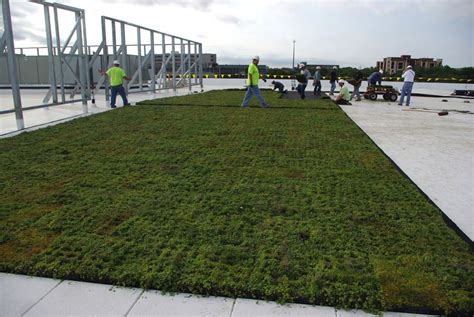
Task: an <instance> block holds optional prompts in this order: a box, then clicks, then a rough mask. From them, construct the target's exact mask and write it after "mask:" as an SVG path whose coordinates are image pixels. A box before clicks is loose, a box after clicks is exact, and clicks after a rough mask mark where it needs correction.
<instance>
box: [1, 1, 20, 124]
mask: <svg viewBox="0 0 474 317" xmlns="http://www.w3.org/2000/svg"><path fill="white" fill-rule="evenodd" d="M2 15H3V30H4V31H3V34H2V37H1V39H0V53H4V52H5V51H6V53H7V61H8V76H9V78H10V84H11V86H12V94H13V104H14V107H15V110H14V111H15V117H16V126H17V129H18V130H22V129H24V128H25V123H24V120H23V108H22V106H21V95H20V82H19V80H18V64H17V60H16V58H15V44H14V41H13V29H12V19H11V14H10V2H9V0H2Z"/></svg>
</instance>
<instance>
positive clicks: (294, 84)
mask: <svg viewBox="0 0 474 317" xmlns="http://www.w3.org/2000/svg"><path fill="white" fill-rule="evenodd" d="M295 43H296V41H295V40H293V67H292V68H291V72H293V71H294V70H295ZM295 87H296V82H295V79H294V78H293V77H292V78H291V90H295Z"/></svg>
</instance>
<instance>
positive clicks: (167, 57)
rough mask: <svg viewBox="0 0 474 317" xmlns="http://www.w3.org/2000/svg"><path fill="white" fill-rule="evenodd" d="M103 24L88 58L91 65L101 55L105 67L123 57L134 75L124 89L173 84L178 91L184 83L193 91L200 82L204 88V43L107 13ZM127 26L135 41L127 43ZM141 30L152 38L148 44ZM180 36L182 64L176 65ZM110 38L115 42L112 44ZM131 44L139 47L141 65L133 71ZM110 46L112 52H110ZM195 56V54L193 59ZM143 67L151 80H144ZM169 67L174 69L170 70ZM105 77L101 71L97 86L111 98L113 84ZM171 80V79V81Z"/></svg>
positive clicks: (159, 86) (128, 91)
mask: <svg viewBox="0 0 474 317" xmlns="http://www.w3.org/2000/svg"><path fill="white" fill-rule="evenodd" d="M101 25H102V42H101V43H100V44H99V46H98V48H97V50H96V52H95V53H94V55H93V56H92V58H91V60H90V61H89V65H88V68H89V69H91V68H92V66H93V65H94V63H95V61H96V60H97V59H98V58H99V57H101V64H102V65H103V66H104V65H105V66H106V68H109V67H111V66H112V63H113V61H114V60H120V61H121V63H120V65H121V67H122V68H123V69H124V70H125V72H126V73H127V74H129V75H131V76H129V77H130V78H131V80H130V81H129V82H128V83H127V84H126V85H125V90H126V92H127V93H128V94H130V93H137V92H145V91H148V92H155V91H157V90H163V89H170V88H171V87H172V88H173V90H174V91H176V89H177V88H178V87H184V86H188V90H189V92H191V90H192V86H194V85H199V86H200V87H201V91H202V89H203V68H202V43H199V42H196V41H192V40H189V39H185V38H182V37H179V36H175V35H171V34H168V33H164V32H160V31H156V30H153V29H150V28H147V27H144V26H140V25H137V24H134V23H130V22H126V21H123V20H118V19H115V18H111V17H107V16H102V17H101ZM126 27H128V28H129V29H130V28H131V29H132V31H133V32H136V34H137V36H136V40H137V43H136V44H127V37H126ZM109 30H110V32H109ZM117 30H119V31H120V43H118V36H117ZM142 32H144V33H145V34H147V36H149V41H146V42H148V44H144V43H143V41H142ZM109 33H110V36H109ZM169 39H171V43H167V40H169ZM177 40H179V47H180V50H179V54H180V63H179V67H177V65H176V55H177V54H178V52H177V51H176V46H177V43H176V42H177ZM110 41H111V42H112V44H109V43H110ZM131 46H136V47H137V64H138V65H137V70H136V71H135V72H134V73H133V74H130V67H129V58H128V57H129V54H128V48H129V47H131ZM169 47H171V51H170V52H169V53H168V48H169ZM147 48H148V51H147ZM110 49H111V51H112V52H109V50H110ZM101 53H102V54H101ZM159 55H161V67H159V70H158V71H157V70H156V57H157V56H159ZM192 56H194V61H193V60H192ZM169 66H171V69H169ZM144 68H147V69H148V71H149V74H150V83H145V82H144V80H143V70H144ZM193 69H194V73H193ZM168 70H171V72H170V73H169V72H168ZM193 75H194V76H193ZM193 77H194V83H193ZM106 79H107V78H106V76H105V75H102V76H101V77H100V78H99V80H98V83H97V85H96V86H95V87H96V89H98V88H100V87H102V86H104V87H105V99H106V100H107V101H108V100H109V99H110V87H109V83H108V81H107V80H106ZM169 80H171V84H170V83H169ZM133 85H138V88H136V89H133ZM145 87H148V89H145Z"/></svg>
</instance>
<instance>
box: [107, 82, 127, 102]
mask: <svg viewBox="0 0 474 317" xmlns="http://www.w3.org/2000/svg"><path fill="white" fill-rule="evenodd" d="M110 89H111V91H112V96H111V97H110V106H111V107H115V100H116V99H117V94H119V95H120V97H122V100H123V104H124V105H128V100H127V95H126V94H125V88H123V86H122V85H119V86H112V87H110Z"/></svg>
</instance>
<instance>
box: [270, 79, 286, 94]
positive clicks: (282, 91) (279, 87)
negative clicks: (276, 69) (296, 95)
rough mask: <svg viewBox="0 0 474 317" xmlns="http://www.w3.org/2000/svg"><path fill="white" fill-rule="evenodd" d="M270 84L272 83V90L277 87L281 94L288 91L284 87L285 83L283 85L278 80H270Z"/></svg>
mask: <svg viewBox="0 0 474 317" xmlns="http://www.w3.org/2000/svg"><path fill="white" fill-rule="evenodd" d="M272 85H273V91H275V90H277V89H278V91H279V92H281V93H282V94H286V93H287V92H288V90H286V89H285V85H283V84H282V83H280V82H279V81H272Z"/></svg>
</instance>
